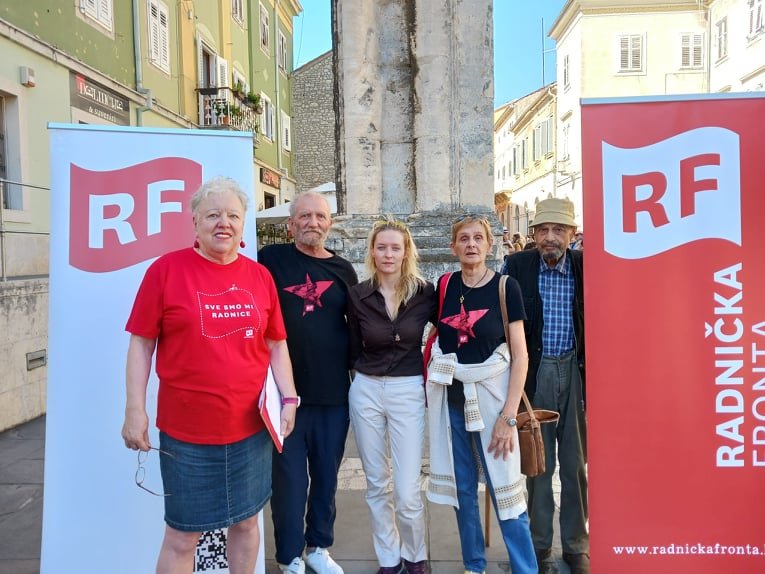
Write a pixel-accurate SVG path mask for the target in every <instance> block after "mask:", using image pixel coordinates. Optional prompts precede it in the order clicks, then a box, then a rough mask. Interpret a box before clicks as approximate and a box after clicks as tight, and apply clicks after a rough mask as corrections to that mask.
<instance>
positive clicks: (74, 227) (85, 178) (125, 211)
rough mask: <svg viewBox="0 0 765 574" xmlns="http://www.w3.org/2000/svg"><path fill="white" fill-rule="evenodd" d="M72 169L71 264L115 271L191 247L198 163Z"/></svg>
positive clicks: (199, 179)
mask: <svg viewBox="0 0 765 574" xmlns="http://www.w3.org/2000/svg"><path fill="white" fill-rule="evenodd" d="M70 169H71V208H70V211H69V212H70V214H71V221H70V228H71V235H70V239H69V261H70V263H71V264H72V266H74V267H77V268H78V269H82V270H83V271H93V272H97V273H104V272H107V271H115V270H117V269H121V268H123V267H128V266H130V265H134V264H136V263H139V262H140V261H146V260H147V259H151V258H153V257H157V256H159V255H162V254H163V253H166V252H168V251H172V250H174V249H180V248H182V247H185V246H189V245H191V244H192V243H193V241H194V229H193V226H192V224H191V208H190V206H189V200H190V198H191V196H192V194H193V193H194V192H195V191H196V190H197V189H198V188H199V186H200V185H201V184H202V166H201V165H200V164H199V163H197V162H195V161H192V160H190V159H186V158H182V157H163V158H158V159H153V160H150V161H147V162H144V163H140V164H137V165H130V166H127V167H125V168H122V169H116V170H112V171H91V170H88V169H83V168H81V167H79V166H77V165H74V164H72V165H71V166H70Z"/></svg>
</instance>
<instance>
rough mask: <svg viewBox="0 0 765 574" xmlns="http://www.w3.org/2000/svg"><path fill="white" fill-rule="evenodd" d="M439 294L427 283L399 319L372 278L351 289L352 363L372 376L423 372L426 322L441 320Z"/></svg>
mask: <svg viewBox="0 0 765 574" xmlns="http://www.w3.org/2000/svg"><path fill="white" fill-rule="evenodd" d="M437 310H438V297H437V295H436V293H435V289H434V288H433V285H432V284H430V283H426V284H425V285H423V286H422V287H421V288H420V290H419V291H418V292H417V294H416V295H415V296H414V297H412V299H411V300H410V301H409V302H408V303H407V304H405V305H401V307H400V308H399V311H398V315H397V316H396V319H395V320H391V319H390V317H388V313H387V311H386V310H385V298H384V297H383V295H382V293H380V292H379V291H378V290H377V289H376V288H375V287H374V286H373V285H372V282H371V280H367V281H364V282H362V283H359V284H358V285H355V286H354V287H352V288H351V289H350V291H349V292H348V328H349V331H350V335H351V365H353V367H352V368H353V369H356V370H357V371H359V372H360V373H364V374H365V375H372V376H389V377H406V376H412V375H421V374H422V338H423V332H424V329H425V325H427V324H428V322H431V323H435V321H436V320H437V316H436V314H437Z"/></svg>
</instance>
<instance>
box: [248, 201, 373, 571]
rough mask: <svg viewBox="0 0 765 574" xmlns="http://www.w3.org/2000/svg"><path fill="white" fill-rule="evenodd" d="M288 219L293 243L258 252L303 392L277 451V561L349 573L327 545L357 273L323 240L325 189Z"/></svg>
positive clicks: (288, 566) (343, 432)
mask: <svg viewBox="0 0 765 574" xmlns="http://www.w3.org/2000/svg"><path fill="white" fill-rule="evenodd" d="M288 224H289V227H290V231H291V232H292V235H293V237H294V238H295V243H294V244H288V245H270V246H267V247H264V248H263V249H261V250H260V252H259V254H258V261H259V262H260V263H262V264H263V265H265V266H266V267H267V268H268V270H269V271H270V272H271V274H272V275H273V278H274V281H275V282H276V287H277V290H278V292H279V302H280V303H281V307H282V314H283V315H284V324H285V326H286V328H287V345H288V347H289V351H290V358H291V360H292V372H293V374H294V377H295V387H296V389H297V392H298V395H300V397H301V406H300V408H299V409H298V410H297V415H296V418H295V429H294V430H293V431H292V434H290V436H289V437H287V438H286V439H285V441H284V449H283V452H282V453H281V454H278V453H277V452H276V451H274V457H273V476H272V478H273V480H272V491H273V494H272V497H271V516H272V519H273V523H274V539H275V544H276V561H277V563H278V564H279V568H280V569H281V570H282V572H284V573H285V574H304V573H305V565H306V563H307V564H308V566H310V567H311V568H312V569H313V570H314V571H315V572H316V573H317V574H343V569H342V568H341V567H340V566H339V565H338V564H337V563H336V562H335V561H334V560H333V559H332V558H331V557H330V555H329V553H328V551H327V548H328V547H329V546H331V545H332V543H333V541H334V523H335V492H336V490H337V473H338V470H339V468H340V462H341V461H342V458H343V451H344V448H345V439H346V436H347V434H348V424H349V418H348V389H349V387H350V376H349V372H348V369H349V356H348V349H349V338H348V325H347V322H346V306H347V296H348V289H349V287H350V286H352V285H355V284H356V283H357V282H358V279H357V277H356V272H355V271H354V270H353V267H352V266H351V264H350V263H349V262H348V261H346V260H345V259H343V258H342V257H339V256H337V255H335V254H334V253H332V252H331V251H329V250H328V249H326V248H325V246H324V243H325V241H326V238H327V234H328V232H329V228H330V226H331V225H332V219H331V217H330V212H329V205H328V204H327V201H326V199H324V197H323V196H321V195H320V194H318V193H314V192H306V193H304V194H301V195H300V196H298V198H297V199H296V200H295V201H294V202H293V203H292V204H290V218H289V223H288ZM309 475H310V490H309ZM303 517H305V521H304V519H303Z"/></svg>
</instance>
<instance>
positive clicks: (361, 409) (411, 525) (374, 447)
mask: <svg viewBox="0 0 765 574" xmlns="http://www.w3.org/2000/svg"><path fill="white" fill-rule="evenodd" d="M348 398H349V403H350V413H351V424H352V425H353V434H354V436H355V437H356V446H357V447H358V450H359V456H360V457H361V465H362V467H363V468H364V473H365V474H366V477H367V495H366V501H367V506H368V507H369V516H370V519H371V522H372V538H373V542H374V547H375V553H376V554H377V561H378V562H379V563H380V566H397V565H398V564H399V563H400V562H401V559H402V558H404V559H406V560H409V561H410V562H419V561H421V560H425V559H426V558H427V549H426V547H425V507H424V505H423V503H422V495H421V478H420V467H421V465H422V449H423V442H424V440H425V390H424V389H423V386H422V377H421V376H414V377H373V376H368V375H365V374H363V373H356V377H355V378H354V379H353V384H352V385H351V390H350V394H349V397H348ZM391 466H392V475H391ZM391 478H392V479H393V492H392V493H391V490H390V488H389V486H390V482H391Z"/></svg>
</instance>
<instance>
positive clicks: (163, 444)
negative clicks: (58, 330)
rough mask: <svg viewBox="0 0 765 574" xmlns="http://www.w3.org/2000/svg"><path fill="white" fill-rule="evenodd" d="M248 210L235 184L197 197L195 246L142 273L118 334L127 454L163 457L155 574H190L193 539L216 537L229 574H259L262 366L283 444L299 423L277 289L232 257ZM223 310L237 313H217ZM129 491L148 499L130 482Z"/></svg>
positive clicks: (264, 459) (265, 484)
mask: <svg viewBox="0 0 765 574" xmlns="http://www.w3.org/2000/svg"><path fill="white" fill-rule="evenodd" d="M246 210H247V196H246V195H245V193H244V192H243V191H242V190H241V188H240V187H239V185H238V184H237V183H236V182H235V181H234V180H232V179H228V178H216V179H212V180H210V181H208V182H206V183H205V184H204V185H202V186H201V187H200V188H199V190H198V191H197V192H196V193H195V194H194V195H193V197H192V198H191V212H192V217H193V222H194V230H195V232H196V240H195V241H194V246H193V247H189V248H187V249H181V250H180V251H175V252H173V253H168V254H166V255H163V256H162V257H160V258H159V259H157V260H156V261H155V262H154V263H152V264H151V265H150V266H149V268H148V270H147V271H146V275H145V276H144V278H143V281H142V282H141V286H140V288H139V290H138V294H137V295H136V299H135V302H134V304H133V310H132V312H131V313H130V318H129V319H128V322H127V326H126V330H127V331H129V332H130V333H131V335H130V344H129V347H128V355H127V373H126V386H127V401H126V406H125V422H124V425H123V427H122V438H123V440H124V442H125V446H126V447H128V448H130V449H133V450H140V451H143V452H144V453H148V452H149V450H155V451H157V454H158V455H159V457H160V469H161V473H162V484H163V488H164V496H163V501H164V503H165V522H166V523H167V526H166V528H165V536H164V539H163V541H162V547H161V549H160V553H159V559H158V563H157V572H158V573H159V574H171V573H175V572H191V571H192V570H193V568H194V553H195V550H196V547H197V542H198V540H199V536H200V534H201V533H202V532H204V531H207V530H215V529H217V528H224V527H228V542H227V549H226V554H227V557H228V564H229V568H230V571H231V573H232V574H252V573H253V572H254V571H255V562H256V559H257V556H258V548H259V546H260V528H259V526H258V513H259V512H260V510H261V509H262V508H263V506H265V504H266V502H267V501H268V497H269V496H270V494H271V472H270V467H271V452H272V444H271V438H270V436H269V434H268V432H267V431H266V430H265V425H264V422H263V420H262V419H261V417H260V414H259V411H258V398H259V396H260V393H261V390H262V388H263V383H264V381H265V379H266V372H267V369H268V366H269V364H270V366H271V370H272V371H273V375H274V379H275V381H276V383H277V385H278V386H279V390H280V392H281V394H282V395H283V396H284V397H285V400H286V404H285V405H283V409H282V417H281V422H280V424H281V432H282V434H284V435H285V436H289V435H290V433H291V431H292V428H293V424H294V421H295V408H296V407H297V404H296V403H297V397H296V394H295V387H294V385H293V382H292V369H291V366H290V357H289V351H288V349H287V342H286V341H285V337H286V333H285V330H284V323H283V321H282V313H281V309H280V306H279V299H278V296H277V294H276V288H275V286H274V282H273V280H272V279H271V276H270V275H269V274H268V271H266V269H265V268H264V267H263V266H262V265H260V264H258V263H256V262H255V261H252V260H251V259H249V258H247V257H245V256H243V255H240V254H239V253H238V251H239V247H240V246H241V247H244V244H243V243H242V233H243V230H244V220H245V217H244V216H245V212H246ZM210 294H212V295H210ZM202 302H204V303H205V304H204V305H202ZM225 306H230V307H231V308H236V309H244V311H241V312H237V313H222V312H219V311H218V310H219V309H222V308H224V307H225ZM155 350H156V352H157V361H156V370H157V375H158V377H159V396H158V402H157V427H159V430H160V434H159V448H158V449H157V448H155V447H152V446H151V443H150V442H149V436H148V426H149V420H148V417H147V414H146V387H147V382H148V379H149V371H150V370H151V362H152V356H153V355H154V351H155ZM140 457H141V453H139V464H140V461H141V458H140ZM139 470H140V467H139ZM136 483H137V484H138V486H140V487H141V488H143V489H144V490H147V491H149V492H151V493H152V494H156V493H154V492H152V491H150V490H149V489H148V488H146V487H145V486H143V483H142V479H141V475H140V474H138V473H137V474H136ZM160 496H161V495H160Z"/></svg>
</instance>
